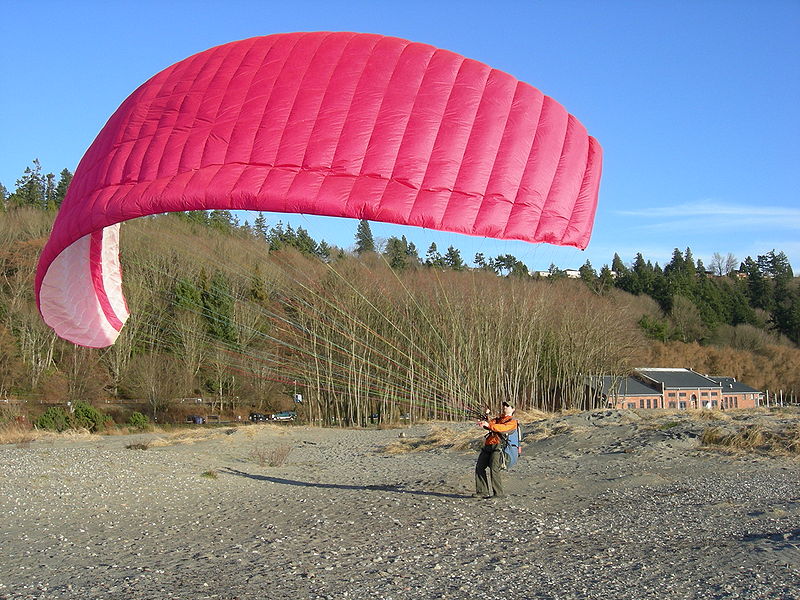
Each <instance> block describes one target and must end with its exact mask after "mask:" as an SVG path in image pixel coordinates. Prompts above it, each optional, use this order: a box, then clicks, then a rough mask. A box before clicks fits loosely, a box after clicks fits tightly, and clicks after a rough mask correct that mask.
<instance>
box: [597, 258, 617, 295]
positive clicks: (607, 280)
mask: <svg viewBox="0 0 800 600" xmlns="http://www.w3.org/2000/svg"><path fill="white" fill-rule="evenodd" d="M612 287H614V275H613V274H612V273H611V269H609V268H608V265H603V268H602V269H600V275H599V276H598V278H597V289H598V292H600V293H601V294H604V293H606V292H607V291H608V290H610V289H611V288H612Z"/></svg>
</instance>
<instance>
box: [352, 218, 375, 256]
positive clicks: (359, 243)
mask: <svg viewBox="0 0 800 600" xmlns="http://www.w3.org/2000/svg"><path fill="white" fill-rule="evenodd" d="M366 252H375V240H374V239H373V238H372V230H371V229H370V227H369V222H368V221H365V220H364V219H361V220H360V221H359V222H358V229H356V254H358V255H359V256H361V255H362V254H364V253H366Z"/></svg>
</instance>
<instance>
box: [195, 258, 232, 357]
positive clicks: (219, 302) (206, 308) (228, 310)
mask: <svg viewBox="0 0 800 600" xmlns="http://www.w3.org/2000/svg"><path fill="white" fill-rule="evenodd" d="M202 303H203V316H204V317H205V318H206V322H207V325H208V332H209V333H210V334H211V335H212V336H213V337H215V338H217V339H219V340H221V341H223V342H228V343H230V344H234V343H235V342H236V329H235V327H234V326H233V295H232V294H231V287H230V284H229V283H228V280H227V279H226V277H225V275H224V274H223V273H222V271H216V272H215V273H214V276H213V277H212V278H211V281H209V282H208V287H207V288H206V289H204V290H203V291H202Z"/></svg>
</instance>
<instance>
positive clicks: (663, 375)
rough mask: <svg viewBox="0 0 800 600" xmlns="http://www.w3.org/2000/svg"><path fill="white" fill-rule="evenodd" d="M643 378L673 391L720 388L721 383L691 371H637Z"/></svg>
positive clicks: (648, 369)
mask: <svg viewBox="0 0 800 600" xmlns="http://www.w3.org/2000/svg"><path fill="white" fill-rule="evenodd" d="M635 371H636V373H638V374H639V375H641V376H642V377H646V378H647V379H649V380H651V381H653V382H655V383H656V384H659V386H660V385H661V384H663V385H664V387H665V388H671V389H680V388H688V389H699V388H719V387H720V383H719V382H717V381H714V380H713V379H709V378H708V377H704V376H703V375H700V373H695V372H694V371H692V370H690V369H650V368H647V369H635Z"/></svg>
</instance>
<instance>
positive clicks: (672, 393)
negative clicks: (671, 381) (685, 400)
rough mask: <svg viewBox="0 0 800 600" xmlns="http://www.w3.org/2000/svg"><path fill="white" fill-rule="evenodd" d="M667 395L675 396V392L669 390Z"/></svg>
mask: <svg viewBox="0 0 800 600" xmlns="http://www.w3.org/2000/svg"><path fill="white" fill-rule="evenodd" d="M667 396H669V397H670V398H674V397H675V392H667Z"/></svg>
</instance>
